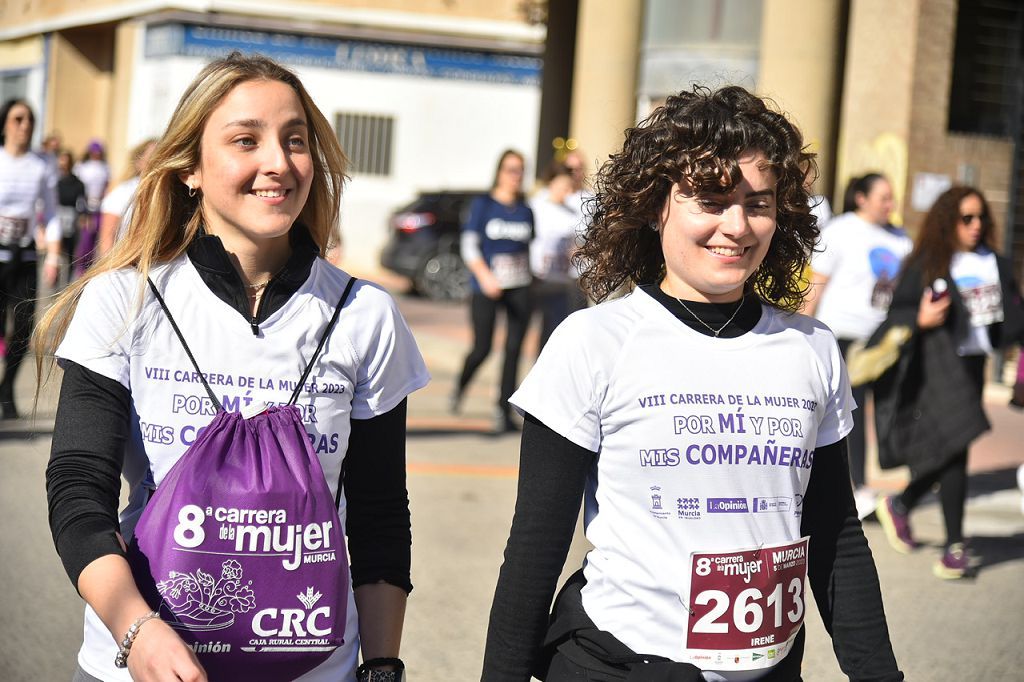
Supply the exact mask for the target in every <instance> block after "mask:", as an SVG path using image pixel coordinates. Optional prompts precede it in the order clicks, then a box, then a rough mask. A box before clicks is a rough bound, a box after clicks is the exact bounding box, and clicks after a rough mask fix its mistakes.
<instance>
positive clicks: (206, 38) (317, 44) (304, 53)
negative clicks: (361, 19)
mask: <svg viewBox="0 0 1024 682" xmlns="http://www.w3.org/2000/svg"><path fill="white" fill-rule="evenodd" d="M232 50H239V51H240V52H258V53H260V54H263V55H266V56H268V57H271V58H273V59H276V60H278V61H281V62H284V63H287V64H294V65H300V66H319V67H323V68H328V69H341V70H344V71H361V72H364V73H386V74H400V75H405V76H420V77H423V78H447V79H453V80H467V81H483V82H488V83H514V84H518V85H540V76H541V68H542V64H543V62H542V60H541V59H540V58H538V57H531V56H528V55H509V54H503V53H497V52H484V51H478V50H461V49H445V48H438V47H424V46H421V45H404V44H400V43H384V42H368V41H363V40H344V39H341V38H326V37H317V36H307V35H298V34H292V33H277V32H272V31H252V30H248V29H236V28H225V27H216V26H197V25H194V24H162V25H159V26H151V27H149V28H148V29H147V31H146V57H168V56H175V55H177V56H186V57H203V58H216V57H223V56H224V55H226V54H228V53H229V52H231V51H232Z"/></svg>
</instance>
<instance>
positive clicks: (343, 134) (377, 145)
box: [335, 113, 395, 177]
mask: <svg viewBox="0 0 1024 682" xmlns="http://www.w3.org/2000/svg"><path fill="white" fill-rule="evenodd" d="M335 122H336V125H335V129H336V130H337V131H338V141H339V142H340V143H341V148H342V149H344V150H345V154H346V155H347V156H348V158H349V161H350V162H351V164H352V166H351V168H352V171H351V172H352V173H353V174H358V175H376V176H382V177H386V176H388V175H391V150H392V142H393V141H394V128H395V119H394V117H392V116H375V115H373V114H354V113H340V114H338V115H337V116H336V117H335Z"/></svg>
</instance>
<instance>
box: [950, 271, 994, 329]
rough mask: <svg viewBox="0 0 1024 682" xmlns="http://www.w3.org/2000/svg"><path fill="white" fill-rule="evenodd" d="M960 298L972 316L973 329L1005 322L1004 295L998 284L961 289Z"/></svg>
mask: <svg viewBox="0 0 1024 682" xmlns="http://www.w3.org/2000/svg"><path fill="white" fill-rule="evenodd" d="M960 298H962V299H963V301H964V305H965V306H966V307H967V311H968V312H969V313H970V314H971V326H972V327H986V326H988V325H990V324H995V323H996V322H1002V321H1003V294H1002V291H1000V289H999V283H998V282H996V283H994V284H982V285H979V286H975V287H967V288H964V289H960Z"/></svg>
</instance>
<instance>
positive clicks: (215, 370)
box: [57, 256, 429, 682]
mask: <svg viewBox="0 0 1024 682" xmlns="http://www.w3.org/2000/svg"><path fill="white" fill-rule="evenodd" d="M150 276H151V278H152V279H153V281H154V282H155V283H156V285H157V287H158V289H159V290H160V292H161V293H162V295H163V296H164V299H165V301H166V302H167V306H168V307H169V308H170V310H171V313H172V314H173V315H174V318H175V321H176V322H177V324H178V326H179V328H180V329H181V331H182V333H183V334H184V336H185V340H186V341H187V342H188V344H189V347H190V348H191V349H192V352H193V354H194V355H195V358H196V362H197V363H198V365H199V368H200V369H201V370H202V371H203V372H204V373H207V374H208V377H207V378H208V381H209V383H210V385H211V387H212V388H213V390H214V391H215V392H216V394H217V396H218V398H220V399H221V401H222V404H223V405H224V407H225V409H227V410H229V411H237V410H239V409H242V408H244V407H245V406H246V405H247V404H249V403H250V402H253V401H263V402H266V403H273V404H284V403H286V402H287V401H288V399H289V397H290V395H291V392H292V390H293V388H294V385H295V382H296V381H298V379H299V377H300V376H301V374H302V370H303V369H304V367H305V364H306V362H308V359H309V358H310V357H312V355H313V352H314V351H315V349H316V345H317V343H318V341H319V339H320V336H321V334H322V333H323V330H324V328H325V327H326V325H327V322H328V320H329V319H330V318H331V315H332V314H333V313H334V308H335V306H336V305H337V303H338V299H339V298H340V296H341V292H342V291H343V290H344V286H345V284H346V283H347V281H348V279H349V275H348V274H346V273H344V272H342V271H340V270H338V269H336V268H334V267H332V266H330V265H328V264H327V263H325V262H324V261H323V260H322V259H319V258H318V259H316V261H315V262H314V264H313V268H312V270H311V272H310V275H309V278H308V279H307V280H306V282H305V283H304V284H303V285H302V286H301V287H300V288H299V290H298V291H297V292H296V293H295V294H294V295H293V296H292V297H291V299H289V300H288V302H287V303H285V305H284V306H283V307H282V308H281V309H280V310H278V311H276V312H275V313H274V314H273V315H271V316H270V317H269V318H268V319H267V320H266V321H265V322H264V323H263V324H262V325H260V334H259V336H254V335H253V333H252V330H251V328H250V326H249V322H248V320H246V319H245V318H244V317H243V316H242V315H240V314H239V313H238V312H237V311H236V310H234V309H233V308H232V307H231V306H229V305H228V304H227V303H225V302H223V301H222V300H220V299H219V298H217V296H216V295H215V294H214V293H213V292H211V291H210V290H209V288H207V286H206V284H205V283H204V282H203V280H202V279H201V278H200V276H199V273H198V272H197V271H196V269H195V267H194V266H193V265H192V263H191V261H189V260H188V258H187V257H186V256H182V257H180V258H178V259H177V260H175V261H173V262H171V263H170V264H166V265H161V266H158V267H156V268H154V269H153V271H152V273H151V275H150ZM138 293H139V277H138V273H137V272H136V271H134V270H128V269H125V270H119V271H116V272H111V273H107V274H104V275H101V276H99V277H97V278H96V279H95V280H93V281H92V282H90V283H89V284H88V285H87V286H86V287H85V290H84V291H83V293H82V298H81V300H80V301H79V304H78V308H77V309H76V311H75V315H74V318H73V319H72V321H71V325H70V326H69V328H68V331H67V334H66V336H65V337H64V340H63V342H62V343H61V344H60V347H59V348H58V349H57V357H58V358H60V359H62V360H70V361H73V362H76V363H78V364H79V365H82V366H84V367H86V368H88V369H90V370H92V371H94V372H97V373H99V374H102V375H103V376H106V377H109V378H111V379H114V380H116V381H118V382H120V383H121V384H122V385H123V386H125V387H126V388H128V389H129V391H131V398H132V415H131V436H130V438H129V440H128V442H127V443H126V446H125V455H124V465H123V470H122V473H123V475H124V478H125V480H126V481H127V482H128V484H129V486H130V489H131V492H130V497H129V503H128V506H127V508H126V509H125V510H124V511H123V512H122V513H121V530H122V533H124V534H125V535H126V536H130V534H131V532H132V531H133V530H134V526H135V523H136V522H137V521H138V517H139V515H140V514H141V512H142V507H143V505H144V503H145V500H146V493H145V490H144V489H143V488H142V486H141V484H142V483H143V482H144V479H145V476H146V471H147V469H148V468H151V469H152V472H153V477H154V480H155V482H156V484H157V485H159V484H160V482H161V481H162V480H163V478H164V476H165V475H166V474H167V472H168V470H169V469H170V468H171V466H172V465H173V464H174V463H175V462H177V461H178V458H179V457H181V455H182V454H183V453H184V451H185V450H186V448H187V447H188V446H189V445H191V444H192V442H194V440H195V438H196V435H197V434H198V432H199V431H200V430H202V429H203V427H205V426H206V425H207V424H208V423H209V422H210V421H211V420H212V419H213V416H214V411H213V408H212V406H211V405H210V400H209V398H208V397H207V394H206V391H205V389H204V388H203V385H202V383H201V382H200V381H199V380H198V378H197V377H196V376H195V370H194V369H193V366H192V364H191V363H190V362H189V360H188V357H187V356H186V355H185V351H184V350H183V348H182V346H181V343H180V342H179V340H178V338H177V337H176V336H175V335H174V332H173V330H172V329H171V326H170V324H169V322H168V320H167V317H166V315H165V314H164V312H163V310H162V309H161V308H160V306H159V304H158V303H157V301H156V299H155V298H154V297H153V295H152V293H151V292H150V291H149V290H148V288H147V289H146V290H145V293H146V296H145V300H144V302H143V304H142V307H141V310H140V309H138V306H137V305H136V304H137V301H138ZM428 380H429V375H428V373H427V370H426V367H425V366H424V364H423V359H422V358H421V356H420V353H419V351H418V349H417V348H416V343H415V341H414V340H413V337H412V334H411V333H410V332H409V329H408V327H407V326H406V324H405V321H404V320H403V319H402V317H401V315H400V314H399V312H398V310H397V308H396V306H395V304H394V301H393V300H392V299H391V298H390V296H388V294H387V293H385V292H384V291H383V290H381V289H380V288H378V287H377V286H375V285H373V284H370V283H368V282H365V281H358V282H356V284H355V285H354V286H353V288H352V291H351V293H350V295H349V299H348V302H347V303H346V305H345V308H344V309H343V310H342V313H341V316H340V317H339V318H338V323H337V326H336V327H335V329H334V331H333V332H332V334H331V336H330V338H329V339H328V341H327V343H326V345H325V346H324V349H323V351H322V353H321V355H320V357H319V359H318V360H317V362H316V364H315V365H314V367H313V370H312V372H311V373H310V375H309V378H308V379H307V388H306V389H304V390H303V392H302V393H301V395H300V397H299V400H298V407H299V409H300V410H301V411H302V418H303V422H304V424H305V426H306V430H307V432H308V434H309V438H310V442H311V443H312V446H313V450H314V452H316V454H317V456H318V457H319V459H320V464H321V466H322V467H323V471H324V475H325V476H326V478H327V483H328V486H329V487H330V489H331V494H332V495H333V494H335V493H336V490H337V484H338V476H339V473H340V471H341V464H342V460H343V459H344V457H345V451H346V449H347V447H348V440H349V431H350V419H369V418H371V417H374V416H377V415H380V414H383V413H385V412H387V411H389V410H391V409H393V408H394V407H395V406H396V405H398V404H399V403H400V402H401V401H402V399H403V398H405V397H406V396H407V395H408V394H409V393H411V392H413V391H415V390H417V389H419V388H421V387H423V386H424V385H425V384H426V383H427V381H428ZM345 512H346V502H345V496H344V494H343V495H342V496H341V504H340V506H339V516H340V517H341V523H342V527H344V524H345V516H346V513H345ZM358 647H359V635H358V622H357V614H356V608H355V602H354V600H353V599H352V594H351V589H350V590H349V605H348V622H347V623H346V627H345V645H344V646H343V647H340V648H339V649H338V650H337V651H335V652H334V654H333V655H332V656H331V657H330V658H329V659H328V660H327V661H326V662H324V663H323V664H321V665H320V666H319V667H317V668H316V669H314V670H313V671H311V672H309V673H307V674H306V675H304V676H302V677H301V678H300V679H301V680H303V681H304V682H314V681H316V682H321V681H323V682H326V681H327V680H331V681H332V682H336V681H337V680H354V679H355V673H354V671H355V666H356V656H357V652H358ZM116 653H117V644H116V643H115V641H114V639H113V637H111V635H110V632H109V631H108V630H107V629H106V627H105V626H104V625H103V623H102V622H101V621H100V619H99V618H98V617H97V616H96V614H95V613H94V612H93V611H92V609H91V608H88V607H87V608H86V620H85V640H84V642H83V644H82V648H81V650H80V651H79V655H78V662H79V664H80V665H81V666H82V668H83V669H84V670H85V671H86V672H88V673H89V674H90V675H93V676H95V677H98V678H100V679H103V680H118V681H124V682H129V680H130V679H131V678H130V677H129V675H128V672H127V671H126V670H117V669H115V668H114V665H113V663H114V656H115V655H116Z"/></svg>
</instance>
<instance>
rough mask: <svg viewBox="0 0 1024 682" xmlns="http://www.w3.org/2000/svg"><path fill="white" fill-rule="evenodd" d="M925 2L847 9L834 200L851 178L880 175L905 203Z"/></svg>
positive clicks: (872, 0)
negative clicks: (872, 173)
mask: <svg viewBox="0 0 1024 682" xmlns="http://www.w3.org/2000/svg"><path fill="white" fill-rule="evenodd" d="M927 1H928V0H900V1H899V2H891V0H856V2H853V3H851V6H850V22H849V31H848V34H847V44H846V45H847V48H846V73H845V77H844V81H843V97H842V109H841V112H840V128H839V142H838V146H837V149H836V177H835V196H836V197H837V198H838V197H841V196H842V192H843V189H844V188H845V187H846V183H847V181H848V180H849V179H850V177H851V176H853V175H860V174H863V173H866V172H869V171H881V172H882V173H884V174H885V175H887V176H888V177H889V178H891V179H892V181H893V189H894V191H895V194H896V199H897V201H898V202H899V206H898V207H897V213H898V215H896V216H895V218H896V219H897V220H899V221H901V220H902V208H903V205H904V200H905V198H906V188H907V177H908V160H909V149H908V141H909V137H910V125H911V103H912V99H913V85H914V54H915V45H916V42H917V31H918V17H919V5H920V4H921V2H927Z"/></svg>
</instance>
